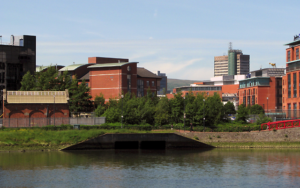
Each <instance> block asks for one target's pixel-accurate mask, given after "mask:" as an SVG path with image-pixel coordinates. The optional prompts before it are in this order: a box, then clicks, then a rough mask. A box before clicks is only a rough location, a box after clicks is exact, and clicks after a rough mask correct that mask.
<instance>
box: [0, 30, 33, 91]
mask: <svg viewBox="0 0 300 188" xmlns="http://www.w3.org/2000/svg"><path fill="white" fill-rule="evenodd" d="M0 39H1V41H0V90H3V89H6V90H19V89H20V87H21V80H22V77H23V75H24V74H25V73H26V72H27V71H30V73H31V74H33V73H34V72H35V69H36V37H35V36H28V35H22V36H13V35H11V38H10V43H2V36H0Z"/></svg>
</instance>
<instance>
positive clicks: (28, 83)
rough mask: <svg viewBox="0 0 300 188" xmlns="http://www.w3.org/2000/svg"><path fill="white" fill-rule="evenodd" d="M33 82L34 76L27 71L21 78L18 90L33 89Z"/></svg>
mask: <svg viewBox="0 0 300 188" xmlns="http://www.w3.org/2000/svg"><path fill="white" fill-rule="evenodd" d="M35 84H36V82H35V77H34V76H33V75H31V74H30V72H29V71H28V72H27V73H26V74H25V75H24V76H23V78H22V81H21V88H20V91H33V90H34V89H35V87H36V86H35Z"/></svg>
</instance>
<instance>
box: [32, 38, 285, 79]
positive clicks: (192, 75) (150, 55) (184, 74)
mask: <svg viewBox="0 0 300 188" xmlns="http://www.w3.org/2000/svg"><path fill="white" fill-rule="evenodd" d="M228 41H229V40H217V39H201V38H185V39H164V40H161V39H155V40H149V39H144V40H131V41H130V40H123V41H122V40H119V41H113V40H105V39H101V40H99V39H97V40H92V41H72V42H69V41H54V42H39V41H38V43H37V47H38V53H37V59H38V61H41V62H42V63H43V64H44V65H46V63H48V64H50V63H52V64H55V63H58V64H63V63H61V62H65V63H66V64H65V65H68V62H71V63H72V62H73V61H75V62H76V63H86V62H87V58H88V57H94V56H100V57H120V58H129V59H130V61H137V62H139V64H138V66H140V67H145V68H147V69H148V70H150V71H152V72H156V71H157V70H160V71H161V72H165V73H166V74H167V76H168V77H170V78H179V79H196V80H199V79H209V78H210V77H213V69H214V56H219V55H223V53H224V52H225V53H227V49H228ZM232 42H233V45H234V46H233V47H234V48H235V49H242V50H243V52H244V53H245V54H249V55H250V59H251V60H250V65H251V66H250V67H251V70H256V69H259V68H260V65H265V64H266V66H267V64H268V62H275V63H277V65H278V67H281V65H284V58H285V51H284V46H283V45H282V44H284V42H282V41H252V40H251V41H247V40H244V41H242V40H236V41H234V40H232ZM37 64H41V63H39V62H37ZM263 67H265V66H263Z"/></svg>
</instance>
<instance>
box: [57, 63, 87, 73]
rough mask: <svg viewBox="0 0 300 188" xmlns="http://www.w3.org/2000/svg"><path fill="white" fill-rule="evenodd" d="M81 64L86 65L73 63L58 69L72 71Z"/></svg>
mask: <svg viewBox="0 0 300 188" xmlns="http://www.w3.org/2000/svg"><path fill="white" fill-rule="evenodd" d="M83 65H87V64H73V65H69V66H66V67H64V68H62V69H59V70H58V71H73V70H76V69H77V68H79V67H81V66H83Z"/></svg>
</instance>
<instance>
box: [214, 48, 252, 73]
mask: <svg viewBox="0 0 300 188" xmlns="http://www.w3.org/2000/svg"><path fill="white" fill-rule="evenodd" d="M249 71H250V55H244V54H243V53H242V51H241V50H232V49H230V50H229V51H228V55H223V56H215V57H214V76H215V77H216V76H226V75H244V74H248V73H249Z"/></svg>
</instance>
